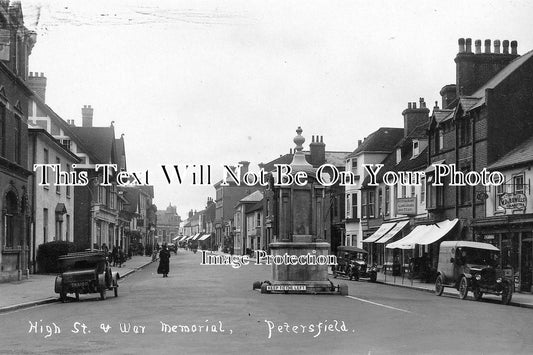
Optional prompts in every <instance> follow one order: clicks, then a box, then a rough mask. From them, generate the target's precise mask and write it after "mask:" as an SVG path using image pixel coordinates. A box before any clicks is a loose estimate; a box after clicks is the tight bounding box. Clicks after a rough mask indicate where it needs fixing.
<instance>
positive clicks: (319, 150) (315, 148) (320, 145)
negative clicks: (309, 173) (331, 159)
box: [309, 136, 326, 168]
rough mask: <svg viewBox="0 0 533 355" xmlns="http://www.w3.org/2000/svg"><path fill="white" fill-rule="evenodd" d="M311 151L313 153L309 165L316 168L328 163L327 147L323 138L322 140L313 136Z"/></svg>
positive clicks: (310, 145)
mask: <svg viewBox="0 0 533 355" xmlns="http://www.w3.org/2000/svg"><path fill="white" fill-rule="evenodd" d="M309 151H310V152H311V156H310V159H309V163H310V164H311V165H312V166H314V167H315V168H316V167H318V166H320V165H322V164H324V163H325V162H326V145H325V144H324V142H323V138H322V136H320V138H318V136H316V137H315V136H312V139H311V143H310V144H309Z"/></svg>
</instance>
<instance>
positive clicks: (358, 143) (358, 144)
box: [357, 139, 363, 147]
mask: <svg viewBox="0 0 533 355" xmlns="http://www.w3.org/2000/svg"><path fill="white" fill-rule="evenodd" d="M361 143H363V142H362V141H361V140H360V139H358V140H357V146H358V147H359V146H360V145H361Z"/></svg>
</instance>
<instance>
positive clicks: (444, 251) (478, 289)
mask: <svg viewBox="0 0 533 355" xmlns="http://www.w3.org/2000/svg"><path fill="white" fill-rule="evenodd" d="M499 259H500V250H499V249H498V248H496V247H495V246H493V245H492V244H488V243H478V242H469V241H444V242H442V243H441V244H440V249H439V264H438V268H437V280H436V281H435V294H436V295H437V296H440V295H442V293H443V291H444V288H445V287H454V288H456V289H457V290H458V291H459V297H460V298H461V299H465V298H466V297H467V295H468V291H472V293H473V295H474V299H475V300H477V301H479V300H481V298H482V297H483V294H484V293H488V294H494V295H500V296H501V297H502V303H503V304H509V302H511V298H512V295H513V289H514V285H513V283H512V280H511V279H510V278H508V277H506V276H505V273H504V270H502V268H501V267H500V265H499V264H500V263H499Z"/></svg>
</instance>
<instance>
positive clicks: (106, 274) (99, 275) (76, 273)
mask: <svg viewBox="0 0 533 355" xmlns="http://www.w3.org/2000/svg"><path fill="white" fill-rule="evenodd" d="M58 263H59V270H60V271H61V273H60V274H59V275H57V277H56V279H55V286H54V290H55V292H56V293H59V296H60V298H61V301H62V302H65V301H66V300H67V294H69V293H74V294H75V295H76V300H78V301H79V299H80V294H87V293H99V294H100V299H102V300H104V299H105V298H106V291H107V290H113V291H114V293H115V297H117V296H118V279H119V278H120V275H119V274H118V272H113V271H112V270H111V266H110V265H109V261H108V259H107V255H106V253H104V252H102V251H96V252H95V251H85V252H79V253H70V254H66V255H63V256H60V257H59V258H58Z"/></svg>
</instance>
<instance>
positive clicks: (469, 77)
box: [443, 38, 518, 107]
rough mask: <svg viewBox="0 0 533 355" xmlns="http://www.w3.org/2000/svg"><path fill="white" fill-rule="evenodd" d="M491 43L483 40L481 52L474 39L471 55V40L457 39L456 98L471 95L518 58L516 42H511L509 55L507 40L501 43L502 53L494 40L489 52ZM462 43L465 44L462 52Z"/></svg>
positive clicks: (477, 40) (478, 44)
mask: <svg viewBox="0 0 533 355" xmlns="http://www.w3.org/2000/svg"><path fill="white" fill-rule="evenodd" d="M491 42H492V41H491V40H490V39H486V40H485V49H484V51H483V52H482V49H481V40H480V39H476V40H475V53H472V51H471V46H472V39H471V38H467V39H466V40H465V39H463V38H460V39H459V53H457V56H456V57H455V63H456V96H457V97H459V96H470V95H472V94H473V93H474V92H476V90H478V89H479V88H480V87H482V86H483V85H484V84H485V83H486V82H487V81H489V80H490V79H491V78H492V77H494V75H496V74H497V73H498V72H499V71H500V70H502V69H503V68H505V67H506V66H507V65H508V64H509V63H510V62H511V61H512V60H513V59H515V58H516V57H517V56H518V53H517V47H518V43H517V42H516V41H512V42H511V53H509V41H508V40H504V41H503V51H502V52H500V41H499V40H494V51H493V52H491ZM463 43H465V50H464V51H463ZM443 107H445V106H444V104H443Z"/></svg>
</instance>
